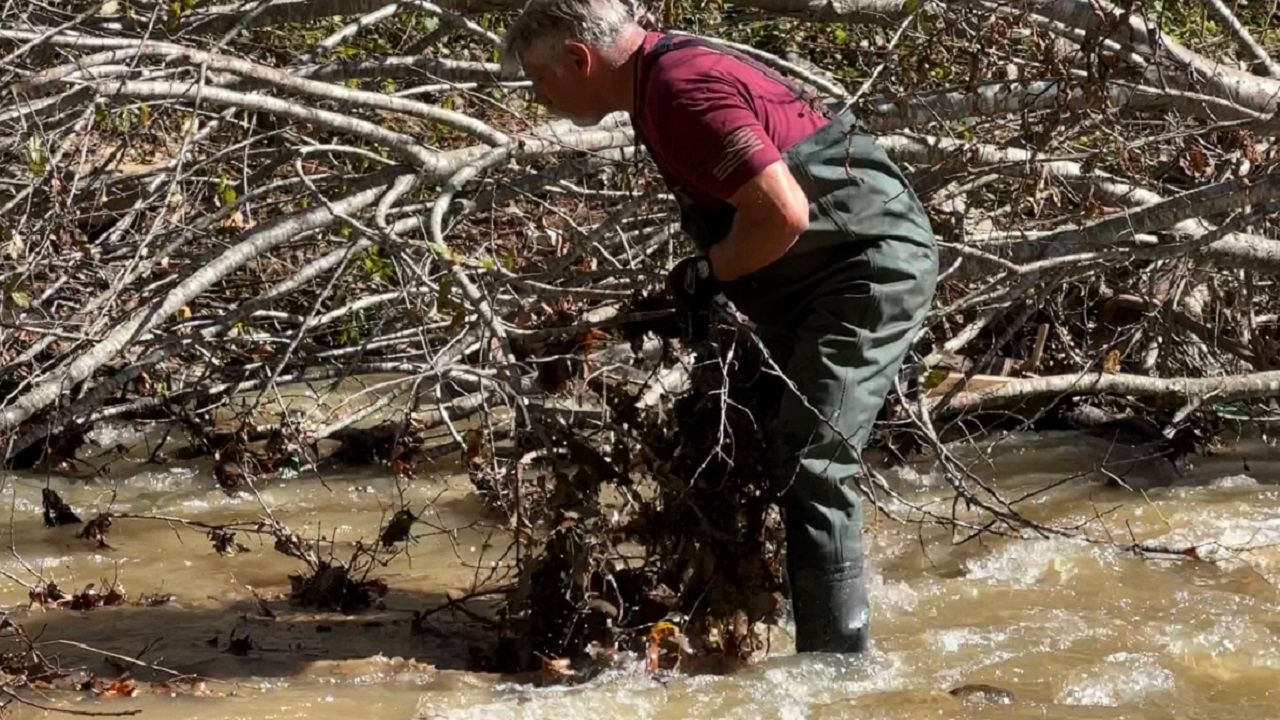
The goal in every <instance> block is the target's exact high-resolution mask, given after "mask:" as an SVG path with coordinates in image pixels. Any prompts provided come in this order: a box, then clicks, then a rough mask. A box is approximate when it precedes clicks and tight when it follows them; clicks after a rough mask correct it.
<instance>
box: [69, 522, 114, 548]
mask: <svg viewBox="0 0 1280 720" xmlns="http://www.w3.org/2000/svg"><path fill="white" fill-rule="evenodd" d="M110 529H111V515H110V514H109V513H98V517H96V518H94V519H92V520H90V521H89V522H87V523H85V524H84V527H83V528H81V529H80V532H79V533H77V534H76V537H78V538H83V539H85V540H88V541H90V542H92V543H96V547H97V549H99V550H103V549H110V548H111V546H110V545H108V544H107V531H108V530H110Z"/></svg>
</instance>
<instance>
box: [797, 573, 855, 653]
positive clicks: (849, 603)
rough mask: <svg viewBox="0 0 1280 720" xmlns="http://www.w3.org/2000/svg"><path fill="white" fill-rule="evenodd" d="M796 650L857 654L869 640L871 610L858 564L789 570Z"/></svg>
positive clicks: (802, 651) (799, 651) (800, 651)
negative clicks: (825, 568)
mask: <svg viewBox="0 0 1280 720" xmlns="http://www.w3.org/2000/svg"><path fill="white" fill-rule="evenodd" d="M788 575H789V576H790V577H789V580H790V584H791V603H792V612H793V613H794V616H795V628H796V631H795V637H796V652H798V653H810V652H826V653H860V652H863V651H865V650H866V649H867V643H868V641H869V639H870V637H869V633H870V627H869V625H870V619H871V609H870V607H869V606H868V604H867V587H866V582H865V581H864V580H863V577H862V566H861V563H848V564H846V565H843V566H840V567H838V568H833V569H830V570H795V571H791V572H789V573H788Z"/></svg>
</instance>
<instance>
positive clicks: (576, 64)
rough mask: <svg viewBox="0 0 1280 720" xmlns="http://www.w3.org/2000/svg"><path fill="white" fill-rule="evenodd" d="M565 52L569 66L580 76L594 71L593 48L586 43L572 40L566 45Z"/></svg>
mask: <svg viewBox="0 0 1280 720" xmlns="http://www.w3.org/2000/svg"><path fill="white" fill-rule="evenodd" d="M564 52H565V55H566V56H567V57H568V60H569V66H570V67H572V68H573V69H574V70H575V71H577V73H578V74H579V75H588V74H590V73H591V70H592V57H591V48H589V47H587V45H586V44H585V43H580V42H577V41H574V40H570V41H568V42H566V43H565V44H564Z"/></svg>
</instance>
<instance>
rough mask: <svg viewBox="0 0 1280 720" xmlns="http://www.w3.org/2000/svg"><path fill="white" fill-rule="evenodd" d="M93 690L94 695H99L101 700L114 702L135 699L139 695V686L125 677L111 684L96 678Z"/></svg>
mask: <svg viewBox="0 0 1280 720" xmlns="http://www.w3.org/2000/svg"><path fill="white" fill-rule="evenodd" d="M92 689H93V694H94V695H97V696H98V699H99V700H114V699H117V698H127V697H133V696H135V695H137V694H138V684H137V683H136V682H134V681H133V680H132V679H130V678H128V677H123V678H120V679H118V680H114V681H112V682H110V683H107V682H105V681H103V680H99V679H98V678H94V680H93V688H92Z"/></svg>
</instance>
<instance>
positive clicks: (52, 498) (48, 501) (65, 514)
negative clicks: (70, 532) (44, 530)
mask: <svg viewBox="0 0 1280 720" xmlns="http://www.w3.org/2000/svg"><path fill="white" fill-rule="evenodd" d="M40 497H41V504H42V505H43V506H44V524H45V527H59V526H61V525H75V524H78V523H79V522H80V516H79V515H77V514H76V513H75V511H74V510H72V509H71V506H70V505H68V504H66V503H65V502H63V500H62V496H60V495H58V493H57V491H55V490H53V489H51V488H44V489H43V490H41V491H40Z"/></svg>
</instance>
